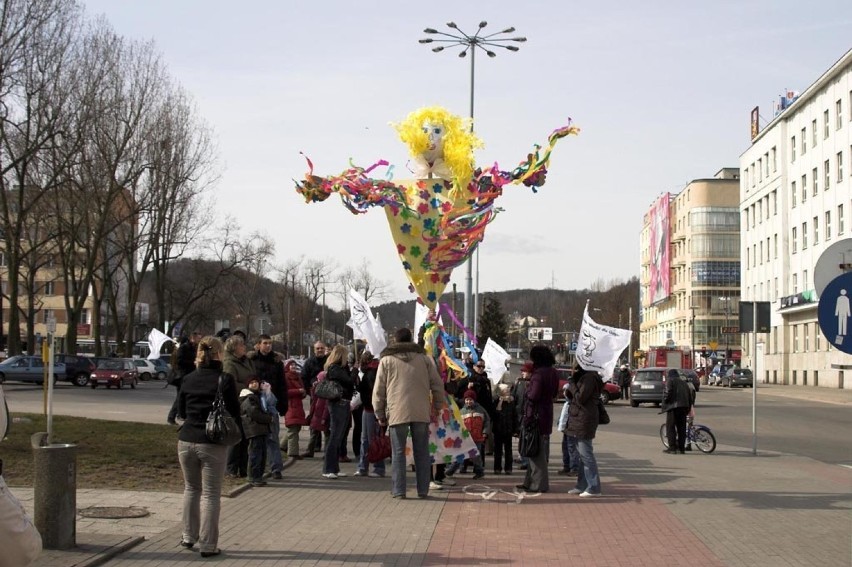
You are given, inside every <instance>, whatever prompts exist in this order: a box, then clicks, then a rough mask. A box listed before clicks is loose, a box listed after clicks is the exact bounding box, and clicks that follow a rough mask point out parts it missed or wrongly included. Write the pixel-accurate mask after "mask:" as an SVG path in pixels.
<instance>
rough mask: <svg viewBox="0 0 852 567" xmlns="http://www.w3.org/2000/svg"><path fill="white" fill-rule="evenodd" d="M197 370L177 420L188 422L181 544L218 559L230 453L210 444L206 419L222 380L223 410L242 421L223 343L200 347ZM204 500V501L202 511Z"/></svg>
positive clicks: (186, 381) (181, 452)
mask: <svg viewBox="0 0 852 567" xmlns="http://www.w3.org/2000/svg"><path fill="white" fill-rule="evenodd" d="M195 366H196V370H195V371H194V372H190V373H189V374H187V375H186V376H184V377H183V383H182V384H181V389H180V397H179V398H178V415H179V416H180V417H181V419H183V420H184V422H183V425H182V426H181V428H180V431H179V432H178V458H179V459H180V468H181V470H182V472H183V478H184V491H183V536H182V537H181V541H180V544H181V545H182V546H183V547H185V548H187V549H191V548H192V547H193V545H195V544H196V543H198V547H199V550H200V551H201V556H202V557H210V556H213V555H218V554H219V548H218V547H216V545H217V543H218V541H219V498H220V494H221V492H222V478H223V477H224V476H225V461H226V454H227V450H228V448H227V447H226V446H225V445H216V444H214V443H211V442H210V441H209V440H208V439H207V434H206V433H205V426H206V423H207V416H208V415H209V414H210V411H211V410H212V409H213V401H214V400H215V398H216V391H217V389H218V387H219V377H220V376H222V379H223V388H222V394H223V396H224V399H225V407H226V409H227V410H228V412H229V413H230V414H231V415H232V416H233V417H234V419H236V420H238V421H239V419H240V404H239V401H238V400H237V389H236V385H235V382H234V377H233V376H231V375H230V374H223V373H222V342H221V341H220V340H219V339H217V338H216V337H204V338H203V339H201V341H199V343H198V351H197V355H196V357H195ZM202 500H203V501H204V503H203V505H202Z"/></svg>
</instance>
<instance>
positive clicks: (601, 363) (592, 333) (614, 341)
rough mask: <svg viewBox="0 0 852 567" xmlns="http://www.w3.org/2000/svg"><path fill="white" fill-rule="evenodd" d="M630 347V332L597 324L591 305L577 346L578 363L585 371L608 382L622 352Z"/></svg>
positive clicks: (584, 319) (584, 318) (584, 315)
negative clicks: (591, 314) (594, 372)
mask: <svg viewBox="0 0 852 567" xmlns="http://www.w3.org/2000/svg"><path fill="white" fill-rule="evenodd" d="M628 345H630V331H629V330H626V329H617V328H615V327H607V326H606V325H599V324H598V323H595V322H594V321H593V320H592V318H591V317H590V316H589V305H588V303H587V304H586V309H585V310H584V311H583V323H582V324H581V325H580V337H579V339H578V344H577V363H578V364H579V365H580V367H581V368H584V369H585V370H594V371H596V372H597V373H598V374H600V375H601V378H603V379H604V380H608V379H609V378H610V377H611V376H612V371H613V370H614V369H615V363H616V362H618V357H619V356H621V353H622V351H624V349H625V348H626V347H627V346H628Z"/></svg>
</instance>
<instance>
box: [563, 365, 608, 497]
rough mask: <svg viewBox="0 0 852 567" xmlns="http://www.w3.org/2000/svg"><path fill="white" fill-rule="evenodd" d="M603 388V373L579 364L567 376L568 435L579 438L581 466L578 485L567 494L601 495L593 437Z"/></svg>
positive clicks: (578, 449)
mask: <svg viewBox="0 0 852 567" xmlns="http://www.w3.org/2000/svg"><path fill="white" fill-rule="evenodd" d="M602 389H603V380H601V376H600V374H598V373H597V372H594V371H591V370H583V369H582V368H581V367H580V366H579V365H577V366H575V367H574V373H573V374H572V375H571V378H570V379H569V380H568V389H567V390H566V392H565V397H566V398H568V399H569V400H570V402H571V403H570V404H569V406H568V415H569V416H570V417H569V418H568V426H567V427H566V428H565V435H568V436H569V437H572V438H574V439H576V444H577V451H578V452H579V453H580V469H579V471H577V486H575V487H574V488H572V489H571V490H569V491H568V494H579V495H580V497H581V498H595V497H598V496H600V495H601V480H600V476H599V475H598V463H597V461H596V460H595V450H594V447H593V446H592V439H594V438H595V433H596V432H597V430H598V419H599V416H598V398H599V397H600V395H601V390H602Z"/></svg>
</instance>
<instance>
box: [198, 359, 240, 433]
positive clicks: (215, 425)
mask: <svg viewBox="0 0 852 567" xmlns="http://www.w3.org/2000/svg"><path fill="white" fill-rule="evenodd" d="M224 382H225V377H224V375H222V374H220V375H219V386H218V387H217V388H216V398H215V399H214V400H213V409H212V410H210V414H209V415H208V416H207V424H206V426H205V429H204V432H205V433H206V434H207V439H208V440H209V441H210V442H211V443H215V444H216V445H226V446H228V447H230V446H232V445H236V444H237V443H239V442H240V441H241V440H242V438H243V434H242V431H240V426H239V424H237V421H236V420H235V419H234V417H233V416H232V415H231V414H230V413H229V412H228V410H227V409H225V397H224V396H223V394H222V389H223V387H224Z"/></svg>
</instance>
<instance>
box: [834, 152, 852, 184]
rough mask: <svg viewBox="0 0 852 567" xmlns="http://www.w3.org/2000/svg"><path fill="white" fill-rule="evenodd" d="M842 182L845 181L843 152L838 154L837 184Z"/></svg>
mask: <svg viewBox="0 0 852 567" xmlns="http://www.w3.org/2000/svg"><path fill="white" fill-rule="evenodd" d="M850 153H852V152H850ZM841 181H843V152H837V182H838V183H840V182H841Z"/></svg>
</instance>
